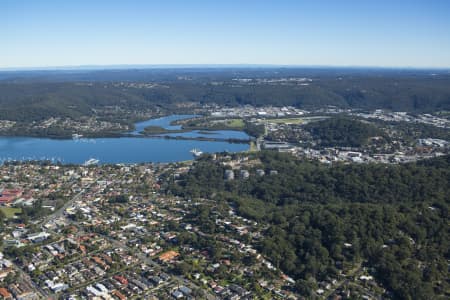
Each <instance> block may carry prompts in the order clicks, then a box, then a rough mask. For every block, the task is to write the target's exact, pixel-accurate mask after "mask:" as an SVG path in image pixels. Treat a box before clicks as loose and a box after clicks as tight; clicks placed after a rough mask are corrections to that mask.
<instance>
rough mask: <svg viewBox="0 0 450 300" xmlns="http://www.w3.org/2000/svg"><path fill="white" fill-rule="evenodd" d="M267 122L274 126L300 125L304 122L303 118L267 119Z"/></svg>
mask: <svg viewBox="0 0 450 300" xmlns="http://www.w3.org/2000/svg"><path fill="white" fill-rule="evenodd" d="M267 122H269V123H276V124H302V123H304V122H305V121H304V120H303V118H283V119H267Z"/></svg>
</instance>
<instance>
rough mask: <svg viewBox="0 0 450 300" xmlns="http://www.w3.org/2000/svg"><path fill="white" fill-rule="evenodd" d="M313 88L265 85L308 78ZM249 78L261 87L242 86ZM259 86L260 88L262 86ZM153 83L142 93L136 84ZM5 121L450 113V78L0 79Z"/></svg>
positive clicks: (171, 75)
mask: <svg viewBox="0 0 450 300" xmlns="http://www.w3.org/2000/svg"><path fill="white" fill-rule="evenodd" d="M303 77H307V78H309V79H310V80H311V81H310V82H309V83H308V85H298V84H292V83H289V82H288V83H282V84H274V83H270V81H264V79H283V78H303ZM236 78H237V79H239V78H250V79H252V80H254V81H255V82H256V83H251V84H245V83H237V82H236ZM258 80H259V81H258ZM134 83H136V84H139V83H152V85H151V87H145V88H136V87H135V86H134V87H133V85H132V84H134ZM0 91H1V93H0V119H8V120H14V121H23V122H28V121H35V120H42V119H46V118H49V117H68V118H78V117H80V116H91V115H93V114H94V113H95V109H99V108H102V107H105V106H119V107H121V108H124V109H128V110H142V109H145V108H154V107H164V108H168V109H173V108H174V104H175V103H182V102H197V103H200V104H211V103H216V104H220V105H229V106H236V105H246V104H250V105H254V106H263V105H277V106H284V105H292V106H295V107H298V108H304V109H315V108H323V107H327V106H335V107H341V108H359V109H367V110H371V109H378V108H383V109H389V110H394V111H409V112H437V111H448V110H450V76H449V75H448V74H445V73H443V74H439V76H430V74H429V72H427V71H426V70H423V71H418V70H415V71H401V70H395V71H394V70H358V69H355V70H352V69H296V68H287V69H283V68H270V69H264V68H261V69H259V68H254V69H245V68H241V69H208V68H206V69H195V70H192V69H166V70H158V69H156V70H108V71H84V72H81V71H80V72H73V73H70V72H66V73H64V72H62V71H61V72H56V71H55V72H51V71H48V72H31V71H30V72H0Z"/></svg>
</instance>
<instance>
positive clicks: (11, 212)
mask: <svg viewBox="0 0 450 300" xmlns="http://www.w3.org/2000/svg"><path fill="white" fill-rule="evenodd" d="M0 211H2V212H3V213H4V214H5V216H6V217H7V218H8V219H11V218H12V217H14V215H15V214H20V213H21V212H22V209H21V208H15V207H0Z"/></svg>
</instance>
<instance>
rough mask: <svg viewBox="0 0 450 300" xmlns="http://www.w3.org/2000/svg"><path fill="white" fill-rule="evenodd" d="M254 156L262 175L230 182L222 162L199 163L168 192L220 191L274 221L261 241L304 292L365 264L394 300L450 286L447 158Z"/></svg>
mask: <svg viewBox="0 0 450 300" xmlns="http://www.w3.org/2000/svg"><path fill="white" fill-rule="evenodd" d="M259 159H260V160H261V162H262V164H261V165H260V166H255V168H262V169H264V170H265V171H266V174H267V175H265V176H262V177H258V176H256V175H254V174H255V173H254V172H255V170H253V169H251V170H250V173H251V174H252V175H251V176H250V178H249V179H248V180H234V181H224V180H223V172H224V171H225V169H226V168H227V167H224V166H223V165H221V164H220V163H217V162H214V161H212V160H210V159H205V160H201V161H198V162H197V163H196V166H195V167H194V168H193V169H192V170H191V171H190V172H189V173H188V174H187V175H185V176H184V177H183V178H181V180H180V181H179V183H178V184H177V185H174V186H173V188H172V191H173V192H175V193H177V194H183V195H185V196H190V197H192V196H194V197H195V196H202V197H210V196H211V195H216V196H215V197H216V198H217V199H226V200H227V201H229V202H230V203H233V205H235V206H236V207H237V210H238V212H239V213H240V214H241V215H242V216H245V217H247V218H251V219H254V220H256V221H258V222H261V223H263V224H268V225H270V226H268V229H267V230H266V231H265V233H264V238H263V240H262V242H261V243H260V244H259V245H258V247H259V249H260V250H261V251H262V252H263V253H264V254H265V255H267V256H268V257H269V258H270V259H271V260H272V261H273V262H274V263H275V264H276V265H277V266H279V267H280V268H281V269H282V270H283V271H285V272H286V273H288V274H290V275H291V276H293V277H294V278H295V279H296V280H297V284H296V288H297V289H298V290H299V291H301V292H302V293H310V292H311V291H312V290H313V289H314V288H316V287H317V282H318V281H320V280H325V279H327V278H329V277H331V278H334V277H336V276H339V275H337V274H339V273H340V272H344V273H345V272H347V271H348V270H351V269H352V268H355V267H357V266H358V265H359V264H361V263H362V264H364V265H366V266H368V267H369V268H373V274H374V275H375V276H376V278H377V279H378V280H379V281H380V282H382V283H384V285H385V286H386V287H387V288H388V290H389V291H391V292H392V293H393V294H392V295H391V296H393V297H394V298H398V299H434V298H438V297H445V296H444V295H446V293H448V288H449V282H448V268H447V260H448V259H449V258H450V253H449V251H448V249H450V247H449V246H450V245H449V239H448V237H449V225H448V222H447V220H448V217H449V216H448V213H449V199H448V195H449V194H450V168H449V165H450V157H448V156H447V157H443V158H439V159H435V160H430V161H423V162H419V163H411V164H405V165H392V166H386V165H381V164H380V165H336V166H331V167H329V166H324V165H321V164H318V163H314V162H307V161H300V160H295V159H293V158H291V157H290V156H286V155H281V154H278V153H262V154H261V155H260V156H259ZM270 170H277V171H278V174H273V175H268V174H269V171H270ZM447 296H448V295H447Z"/></svg>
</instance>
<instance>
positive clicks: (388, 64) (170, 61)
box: [0, 0, 450, 69]
mask: <svg viewBox="0 0 450 300" xmlns="http://www.w3.org/2000/svg"><path fill="white" fill-rule="evenodd" d="M0 42H1V43H2V45H4V46H3V47H1V48H0V69H21V68H29V69H31V68H37V69H39V68H47V69H48V68H62V67H63V68H72V67H83V66H111V65H114V66H117V65H119V66H123V65H134V66H136V65H144V66H146V65H251V66H253V65H268V66H271V65H276V66H315V67H369V68H378V67H382V68H420V69H434V68H439V69H447V68H450V2H449V1H445V0H432V1H420V0H408V1H407V0H398V1H388V0H381V1H376V2H372V1H371V2H369V1H356V0H344V1H331V0H326V1H325V0H324V1H314V2H312V1H301V0H299V1H294V0H281V1H276V2H275V1H256V0H249V1H245V2H243V1H237V0H230V1H226V2H216V1H214V2H211V1H205V0H193V1H189V2H185V1H181V0H171V1H165V2H164V3H161V2H160V1H142V0H130V1H126V2H122V1H120V2H119V1H105V0H99V1H95V2H92V1H86V0H80V1H64V2H62V1H55V0H53V1H52V0H42V1H39V2H37V1H27V0H21V1H11V0H6V1H2V2H1V3H0Z"/></svg>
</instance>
